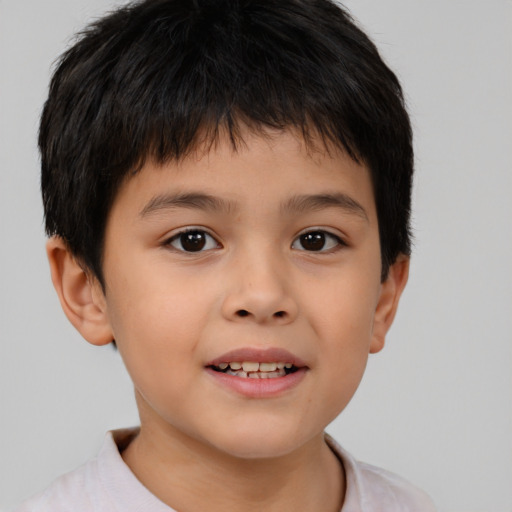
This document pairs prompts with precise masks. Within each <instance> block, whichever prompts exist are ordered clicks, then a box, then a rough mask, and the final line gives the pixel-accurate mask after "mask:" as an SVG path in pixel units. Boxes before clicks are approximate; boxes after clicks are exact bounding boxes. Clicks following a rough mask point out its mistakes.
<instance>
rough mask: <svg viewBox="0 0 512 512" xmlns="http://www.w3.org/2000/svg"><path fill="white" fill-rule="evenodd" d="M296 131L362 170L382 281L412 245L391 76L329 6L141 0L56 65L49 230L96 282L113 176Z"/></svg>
mask: <svg viewBox="0 0 512 512" xmlns="http://www.w3.org/2000/svg"><path fill="white" fill-rule="evenodd" d="M246 127H248V128H249V129H250V130H254V131H256V132H263V130H264V129H265V128H268V127H271V128H277V129H286V128H290V127H293V128H295V129H298V130H299V131H300V132H301V133H302V134H303V136H304V139H305V141H306V143H311V142H312V140H313V134H314V135H315V136H318V135H319V136H320V138H321V139H322V140H323V142H324V143H325V144H326V147H327V146H328V145H330V144H334V145H335V146H336V147H339V148H342V149H343V150H345V151H346V152H348V154H349V155H350V156H351V157H352V158H353V159H354V160H356V161H359V162H363V163H365V164H366V165H367V166H368V167H369V169H370V172H371V177H372V182H373V186H374V190H375V200H376V208H377V215H378V220H379V235H380V242H381V254H382V278H383V279H384V278H385V277H386V276H387V272H388V269H389V265H390V264H392V263H393V262H394V261H395V260H396V258H397V256H398V255H399V254H400V253H404V254H409V253H410V230H409V216H410V195H411V181H412V172H413V150H412V133H411V127H410V123H409V118H408V115H407V112H406V110H405V107H404V101H403V97H402V91H401V87H400V84H399V82H398V80H397V78H396V76H395V75H394V74H393V72H392V71H391V70H390V69H389V68H388V67H387V66H386V65H385V64H384V62H383V61H382V59H381V58H380V56H379V53H378V51H377V49H376V47H375V45H374V44H373V43H372V42H371V41H370V40H369V39H368V37H367V36H366V35H365V34H364V33H363V32H362V31H361V30H360V29H359V28H358V27H357V26H356V25H355V24H354V22H353V20H352V18H351V17H350V15H349V14H348V13H347V12H345V11H344V10H342V9H341V8H340V7H339V6H337V5H336V4H335V3H333V2H332V1H330V0H146V1H142V2H136V3H132V4H128V5H127V6H125V7H122V8H120V9H118V10H117V11H114V12H113V13H110V14H108V15H107V16H106V17H104V18H102V19H100V20H99V21H97V22H95V23H93V24H92V25H90V26H89V27H87V28H86V29H85V30H84V31H83V32H82V33H81V34H79V37H78V39H77V41H76V42H75V44H74V45H73V46H72V47H71V48H70V49H69V50H68V51H66V52H65V53H64V54H63V56H62V57H61V59H60V61H59V62H58V65H57V68H56V70H55V73H54V75H53V78H52V81H51V84H50V91H49V97H48V100H47V101H46V104H45V107H44V111H43V114H42V119H41V127H40V133H39V147H40V150H41V156H42V178H41V182H42V193H43V203H44V209H45V218H46V231H47V234H48V235H50V236H51V235H55V234H56V235H59V236H61V237H62V238H63V239H64V241H65V242H66V243H67V244H68V247H69V249H70V250H71V252H72V253H73V254H74V255H75V257H77V259H78V260H79V261H80V262H81V263H82V264H83V265H84V266H85V268H87V269H89V270H90V271H92V272H93V274H94V275H95V276H96V277H97V278H98V279H99V281H100V282H101V283H102V284H104V279H103V274H102V250H103V243H104V233H105V225H106V221H107V216H108V213H109V210H110V208H111V205H112V202H113V200H114V198H115V196H116V193H117V191H118V189H119V187H120V184H121V182H122V180H123V179H124V178H125V177H126V176H127V175H128V174H129V173H133V172H137V170H138V169H140V168H141V166H142V165H143V164H144V161H145V160H146V159H147V158H148V157H151V158H154V159H155V160H156V161H157V162H165V161H171V160H173V159H174V160H179V159H182V158H184V157H186V156H187V155H188V154H190V152H191V151H192V150H193V149H195V148H196V147H197V146H198V145H200V144H212V143H213V142H215V141H216V139H217V138H218V137H219V134H220V133H221V132H222V133H227V134H228V135H229V137H230V138H231V141H232V143H233V146H234V148H236V147H237V144H239V143H240V142H241V140H242V131H243V129H245V128H246Z"/></svg>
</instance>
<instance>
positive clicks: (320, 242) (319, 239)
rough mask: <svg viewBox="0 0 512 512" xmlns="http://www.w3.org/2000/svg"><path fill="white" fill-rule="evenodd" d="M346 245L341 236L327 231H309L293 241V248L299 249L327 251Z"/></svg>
mask: <svg viewBox="0 0 512 512" xmlns="http://www.w3.org/2000/svg"><path fill="white" fill-rule="evenodd" d="M342 245H345V243H344V242H343V240H341V238H339V237H337V236H336V235H333V234H332V233H328V232H327V231H321V230H316V231H308V232H306V233H302V235H300V236H298V237H297V238H296V239H295V240H294V241H293V243H292V249H298V250H299V251H313V252H326V251H329V250H331V249H335V248H336V247H339V246H342Z"/></svg>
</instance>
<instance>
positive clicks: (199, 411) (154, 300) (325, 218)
mask: <svg viewBox="0 0 512 512" xmlns="http://www.w3.org/2000/svg"><path fill="white" fill-rule="evenodd" d="M246 142H247V146H246V147H242V148H241V149H239V151H238V152H234V151H233V150H232V148H231V145H230V143H229V142H223V143H221V144H220V145H219V146H218V147H217V148H212V149H211V151H210V152H209V153H208V154H205V155H195V156H192V157H189V158H188V159H186V160H185V161H183V162H182V163H181V164H179V165H177V164H174V163H170V164H167V165H165V166H163V167H158V166H157V165H154V164H147V165H146V166H145V167H144V168H143V169H142V171H141V172H140V173H139V174H137V175H136V176H135V177H133V178H131V179H130V180H128V181H127V182H126V183H125V184H124V185H123V187H122V188H121V190H120V192H119V195H118V197H117V198H116V200H115V203H114V205H113V208H112V211H111V214H110V216H109V220H108V224H107V230H106V241H105V252H104V266H103V269H104V275H105V281H106V292H105V298H104V305H103V307H104V311H105V313H106V318H107V321H108V324H109V326H110V328H111V331H112V335H113V337H114V338H115V340H116V342H117V346H118V348H119V350H120V353H121V355H122V357H123V359H124V362H125V364H126V366H127V368H128V371H129V373H130V375H131V377H132V379H133V382H134V385H135V388H136V392H137V398H138V404H139V408H140V412H141V421H142V425H143V428H144V426H146V427H150V426H151V428H159V429H163V430H165V431H166V432H168V433H170V434H171V435H180V436H181V435H183V434H185V435H186V436H190V437H192V438H193V439H194V440H196V441H199V442H200V443H204V444H206V445H208V446H210V447H214V448H216V449H219V450H221V451H223V452H224V453H229V454H232V455H235V456H239V457H270V456H275V455H280V454H285V453H290V452H291V451H293V450H294V449H296V448H297V447H299V446H301V445H303V444H304V443H305V442H306V441H308V440H311V439H312V438H314V437H315V436H319V435H321V433H322V431H323V429H324V428H325V426H326V425H327V424H328V423H329V422H330V421H331V420H333V419H334V418H335V417H336V416H337V415H338V413H339V412H340V411H341V410H342V409H343V408H344V407H345V406H346V405H347V403H348V402H349V400H350V399H351V397H352V395H353V394H354V392H355V390H356V388H357V386H358V384H359V382H360V380H361V377H362V375H363V371H364V368H365V365H366V361H367V357H368V353H369V352H375V351H377V350H379V349H380V348H381V347H382V343H383V338H384V334H385V331H386V330H387V328H388V327H389V324H390V322H391V320H392V315H393V313H394V308H395V307H396V304H395V302H396V300H395V299H393V298H390V297H388V295H392V291H391V292H390V291H389V290H388V289H387V288H386V286H387V285H386V283H387V282H386V283H384V284H382V283H381V281H380V272H381V259H380V247H379V233H378V225H377V216H376V210H375V204H374V197H373V192H372V185H371V182H370V176H369V173H368V170H367V169H366V168H365V167H362V166H360V165H358V164H356V163H355V162H354V161H352V160H351V159H350V158H349V157H347V156H345V155H344V154H342V153H340V152H335V151H333V152H332V154H331V156H329V155H328V154H327V153H325V152H314V153H310V154H309V155H308V153H307V151H306V150H305V148H304V145H303V143H301V142H300V141H299V140H298V139H297V138H296V137H294V136H293V135H292V134H291V133H289V132H284V133H281V134H274V136H273V138H272V139H263V138H260V137H257V136H251V135H247V136H246ZM187 231H191V232H189V233H188V235H182V234H183V233H184V232H187ZM308 234H309V235H308ZM390 275H391V277H390V279H388V281H389V280H392V279H393V275H394V274H393V270H392V271H391V274H390ZM394 285H396V283H394ZM394 285H393V283H392V284H391V285H390V286H394ZM395 288H396V286H395ZM400 290H401V288H400ZM389 315H391V318H389ZM244 361H248V362H255V363H261V362H267V363H273V362H274V363H293V364H294V365H295V366H294V367H293V368H292V370H295V369H297V371H295V372H294V373H290V374H287V375H286V376H280V375H282V373H283V370H279V368H278V369H276V370H274V371H272V368H273V366H272V365H271V366H270V370H271V371H270V375H269V374H268V373H267V375H266V376H267V377H276V378H267V379H259V378H255V379H253V378H251V377H250V376H248V377H247V378H245V377H244V376H243V374H237V375H228V374H226V373H223V372H221V371H220V367H221V363H230V362H231V363H233V365H232V366H233V367H234V370H233V372H235V373H236V371H243V370H236V365H235V364H234V363H241V362H244ZM281 366H282V365H281ZM222 367H223V365H222ZM263 369H265V367H263V368H261V369H260V375H261V373H264V372H262V371H261V370H263ZM249 373H250V372H249Z"/></svg>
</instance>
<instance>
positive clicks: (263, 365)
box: [260, 363, 277, 372]
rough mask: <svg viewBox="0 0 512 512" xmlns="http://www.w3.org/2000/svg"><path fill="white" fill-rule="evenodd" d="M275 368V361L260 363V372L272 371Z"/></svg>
mask: <svg viewBox="0 0 512 512" xmlns="http://www.w3.org/2000/svg"><path fill="white" fill-rule="evenodd" d="M276 369H277V363H260V372H274V371H275V370H276Z"/></svg>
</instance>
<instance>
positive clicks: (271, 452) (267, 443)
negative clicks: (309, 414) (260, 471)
mask: <svg viewBox="0 0 512 512" xmlns="http://www.w3.org/2000/svg"><path fill="white" fill-rule="evenodd" d="M295 430H296V429H295ZM307 439H308V437H306V436H301V435H299V434H298V433H297V432H290V430H289V429H285V428H283V427H277V426H274V427H268V426H267V427H265V426H264V425H262V424H254V425H251V426H250V427H246V428H232V429H230V431H229V432H227V433H226V435H224V436H221V438H220V439H211V440H210V443H211V444H212V446H214V447H215V448H216V449H217V450H219V451H221V452H223V453H225V454H227V455H230V456H231V457H235V458H238V459H251V460H256V459H272V458H276V457H284V456H286V455H289V454H290V453H292V452H293V451H295V450H297V449H298V448H300V447H301V446H302V445H303V444H305V443H306V441H307Z"/></svg>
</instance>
